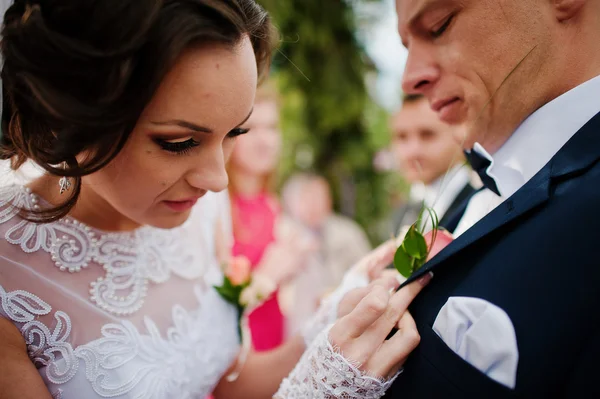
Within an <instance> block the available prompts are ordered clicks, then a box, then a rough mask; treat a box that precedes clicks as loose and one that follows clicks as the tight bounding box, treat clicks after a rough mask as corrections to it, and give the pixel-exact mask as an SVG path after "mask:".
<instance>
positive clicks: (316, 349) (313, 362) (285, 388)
mask: <svg viewBox="0 0 600 399" xmlns="http://www.w3.org/2000/svg"><path fill="white" fill-rule="evenodd" d="M329 330H330V328H327V329H325V330H323V331H322V332H321V333H320V334H319V335H318V336H317V337H316V338H315V340H314V341H313V343H312V344H311V346H310V347H309V348H308V349H307V350H306V352H305V353H304V355H303V356H302V358H301V359H300V362H299V363H298V364H297V365H296V367H295V368H294V370H293V371H292V373H291V374H290V375H289V377H288V378H286V379H285V380H283V382H282V383H281V386H280V387H279V391H277V393H276V394H275V398H276V399H304V398H311V399H359V398H361V399H363V398H364V399H379V398H381V397H382V396H383V395H384V394H385V391H386V390H387V389H388V388H389V387H390V386H391V385H392V383H393V382H394V380H395V379H396V377H397V376H398V374H399V373H398V374H396V375H395V376H394V377H393V378H391V379H388V380H384V379H380V378H374V377H371V376H368V375H365V373H363V372H362V371H360V370H359V365H357V364H352V362H350V361H348V360H347V359H346V358H345V357H344V356H343V355H342V354H341V353H340V352H339V350H336V349H335V348H334V347H333V346H332V345H331V343H330V342H329Z"/></svg>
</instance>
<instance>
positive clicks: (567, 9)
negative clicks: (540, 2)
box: [551, 0, 588, 22]
mask: <svg viewBox="0 0 600 399" xmlns="http://www.w3.org/2000/svg"><path fill="white" fill-rule="evenodd" d="M551 2H552V5H553V7H554V11H555V14H556V19H557V20H558V21H559V22H565V21H567V20H570V19H572V18H573V17H575V16H577V15H578V14H579V13H580V12H581V10H582V9H583V7H584V6H585V5H586V4H587V2H588V0H551Z"/></svg>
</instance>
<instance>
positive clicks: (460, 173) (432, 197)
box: [410, 164, 471, 232]
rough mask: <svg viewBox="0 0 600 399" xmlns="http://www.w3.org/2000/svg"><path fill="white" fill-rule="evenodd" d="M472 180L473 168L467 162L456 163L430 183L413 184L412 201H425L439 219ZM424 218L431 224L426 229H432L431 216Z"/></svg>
mask: <svg viewBox="0 0 600 399" xmlns="http://www.w3.org/2000/svg"><path fill="white" fill-rule="evenodd" d="M470 182H471V169H470V168H469V167H468V166H467V165H465V164H459V165H456V166H454V167H453V168H452V169H450V170H449V171H448V172H447V173H446V174H445V175H444V176H440V177H438V178H437V179H436V180H435V181H434V182H433V183H431V184H429V185H424V184H422V183H415V184H413V186H412V187H411V190H410V197H411V202H414V203H418V202H423V203H424V204H425V206H426V207H428V208H432V209H433V210H434V211H435V214H436V215H437V217H438V218H439V219H442V217H443V216H444V215H445V214H446V212H447V211H448V209H449V208H450V206H451V205H452V203H453V202H454V200H456V197H457V196H458V195H459V194H460V192H461V191H462V190H463V189H464V188H465V186H466V185H467V184H469V183H470ZM425 216H427V215H425ZM423 220H424V221H427V223H428V224H429V226H427V228H425V229H424V231H425V232H426V231H428V230H431V221H430V220H429V218H427V217H424V218H423Z"/></svg>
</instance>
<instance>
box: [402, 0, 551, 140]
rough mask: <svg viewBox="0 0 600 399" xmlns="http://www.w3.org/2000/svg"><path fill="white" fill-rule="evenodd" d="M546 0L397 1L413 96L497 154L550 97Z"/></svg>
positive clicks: (406, 77)
mask: <svg viewBox="0 0 600 399" xmlns="http://www.w3.org/2000/svg"><path fill="white" fill-rule="evenodd" d="M550 3H552V2H550V1H547V0H397V1H396V7H397V11H398V24H399V32H400V36H401V38H402V42H403V43H404V45H405V46H406V48H407V49H408V52H409V55H408V61H407V65H406V69H405V74H404V79H403V89H404V91H405V92H407V93H413V94H423V95H425V96H426V97H427V99H428V100H429V103H430V106H431V107H432V109H433V110H434V111H436V112H437V113H438V115H439V117H440V118H441V119H442V120H443V121H444V122H446V123H449V124H454V125H463V124H464V125H466V126H464V127H465V129H456V131H458V132H463V133H464V132H467V133H465V136H464V137H457V139H458V141H459V142H461V144H462V145H463V147H464V148H471V147H472V145H473V143H474V142H475V141H479V142H480V143H481V144H482V145H484V146H485V147H486V148H487V149H488V151H491V152H494V151H496V150H497V149H498V148H499V147H500V146H501V145H502V144H503V143H504V142H505V141H506V139H507V138H508V137H509V136H510V134H512V132H513V131H514V129H515V128H516V127H517V126H518V125H519V124H520V123H521V122H522V121H523V120H524V119H525V118H526V117H527V116H528V115H529V114H531V113H532V112H533V111H535V109H537V108H539V107H540V106H541V105H543V104H544V103H545V102H546V101H547V100H548V99H547V97H548V96H549V91H550V90H551V89H550V86H549V85H550V83H549V82H551V80H552V74H551V67H550V66H549V65H550V64H551V63H552V57H556V54H555V53H556V47H557V46H556V45H554V44H553V35H554V33H555V32H554V31H553V30H554V29H555V28H554V25H553V24H554V19H553V15H552V8H551V6H549V4H550Z"/></svg>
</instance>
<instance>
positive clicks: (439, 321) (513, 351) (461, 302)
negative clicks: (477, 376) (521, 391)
mask: <svg viewBox="0 0 600 399" xmlns="http://www.w3.org/2000/svg"><path fill="white" fill-rule="evenodd" d="M433 330H434V331H435V333H436V334H437V335H438V336H439V337H440V338H441V339H442V340H443V341H444V342H445V343H446V345H448V347H449V348H450V349H452V350H453V351H454V352H455V353H456V354H457V355H459V356H460V357H461V358H462V359H464V360H465V361H466V362H468V363H469V364H471V365H472V366H474V367H475V368H477V369H478V370H479V371H481V372H483V373H484V374H485V375H487V376H488V377H490V378H491V379H493V380H495V381H497V382H499V383H501V384H503V385H506V386H507V387H509V388H513V389H514V387H515V385H516V379H517V364H518V363H519V350H518V348H517V337H516V334H515V329H514V327H513V324H512V322H511V321H510V318H509V317H508V315H507V314H506V312H505V311H504V310H502V309H500V308H499V307H498V306H496V305H494V304H492V303H490V302H488V301H485V300H483V299H479V298H469V297H451V298H448V301H447V302H446V304H445V305H444V306H443V307H442V309H441V310H440V312H439V313H438V315H437V317H436V319H435V322H434V323H433Z"/></svg>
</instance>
